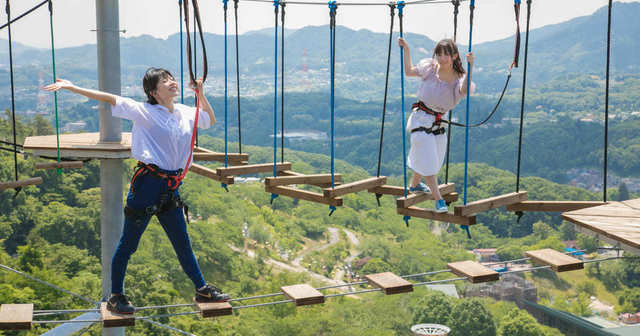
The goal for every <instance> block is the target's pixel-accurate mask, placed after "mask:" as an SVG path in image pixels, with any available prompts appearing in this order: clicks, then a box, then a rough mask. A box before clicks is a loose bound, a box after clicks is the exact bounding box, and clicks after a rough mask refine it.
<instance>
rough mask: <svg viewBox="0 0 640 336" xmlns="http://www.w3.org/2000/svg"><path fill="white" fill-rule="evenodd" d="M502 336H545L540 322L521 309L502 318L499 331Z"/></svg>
mask: <svg viewBox="0 0 640 336" xmlns="http://www.w3.org/2000/svg"><path fill="white" fill-rule="evenodd" d="M498 335H500V336H545V333H544V331H543V330H542V328H541V327H540V325H539V324H538V322H537V321H536V320H535V319H534V318H533V317H532V316H531V315H529V314H528V313H526V312H525V311H523V310H520V309H514V310H512V311H510V312H509V313H508V314H507V316H505V317H504V318H502V323H501V324H500V327H499V329H498Z"/></svg>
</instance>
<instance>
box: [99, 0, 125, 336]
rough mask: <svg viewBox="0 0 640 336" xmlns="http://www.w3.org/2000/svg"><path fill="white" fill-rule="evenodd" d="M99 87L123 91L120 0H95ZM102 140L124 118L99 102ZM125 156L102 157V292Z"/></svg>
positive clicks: (115, 133) (106, 289) (119, 333)
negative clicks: (113, 114)
mask: <svg viewBox="0 0 640 336" xmlns="http://www.w3.org/2000/svg"><path fill="white" fill-rule="evenodd" d="M96 31H97V32H96V33H97V40H98V88H99V89H100V90H101V91H106V92H110V93H113V94H117V95H120V35H119V31H120V23H119V20H118V0H96ZM99 108H100V141H108V142H120V141H121V139H122V135H121V132H122V122H121V121H120V120H119V119H116V118H113V117H112V116H111V106H110V105H109V104H106V103H100V106H99ZM123 174H124V165H123V164H122V159H101V160H100V189H101V196H102V211H101V212H100V224H101V241H102V245H101V248H102V296H103V297H104V298H108V297H109V295H110V294H111V257H112V256H113V252H114V251H115V248H116V244H117V242H118V239H119V238H120V233H121V232H122V223H123V220H124V218H123V216H124V215H123V208H122V188H123V185H122V175H123ZM102 335H105V336H123V335H124V328H103V329H102Z"/></svg>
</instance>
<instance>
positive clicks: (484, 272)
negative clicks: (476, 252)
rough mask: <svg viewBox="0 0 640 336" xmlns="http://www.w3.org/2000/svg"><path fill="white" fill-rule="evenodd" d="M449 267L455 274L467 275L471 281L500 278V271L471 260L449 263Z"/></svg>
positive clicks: (487, 280) (486, 280) (479, 281)
mask: <svg viewBox="0 0 640 336" xmlns="http://www.w3.org/2000/svg"><path fill="white" fill-rule="evenodd" d="M447 268H449V269H450V270H451V272H452V273H453V274H455V275H458V276H461V277H466V278H467V280H469V282H471V283H481V282H490V281H497V280H500V274H499V273H498V272H496V271H494V270H492V269H490V268H488V267H486V266H484V265H482V264H480V263H477V262H475V261H471V260H466V261H458V262H452V263H448V264H447Z"/></svg>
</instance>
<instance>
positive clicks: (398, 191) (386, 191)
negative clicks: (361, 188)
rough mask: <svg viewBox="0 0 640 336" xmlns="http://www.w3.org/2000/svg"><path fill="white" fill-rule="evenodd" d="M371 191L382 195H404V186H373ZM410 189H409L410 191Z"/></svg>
mask: <svg viewBox="0 0 640 336" xmlns="http://www.w3.org/2000/svg"><path fill="white" fill-rule="evenodd" d="M368 191H369V192H370V193H374V194H380V195H393V196H404V188H403V187H398V186H392V185H381V186H376V187H373V188H369V190H368ZM408 192H409V191H407V193H408Z"/></svg>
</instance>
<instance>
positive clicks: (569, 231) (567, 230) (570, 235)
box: [559, 222, 576, 240]
mask: <svg viewBox="0 0 640 336" xmlns="http://www.w3.org/2000/svg"><path fill="white" fill-rule="evenodd" d="M559 230H560V235H561V237H562V240H576V228H575V225H574V224H573V223H569V222H562V225H560V228H559Z"/></svg>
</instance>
